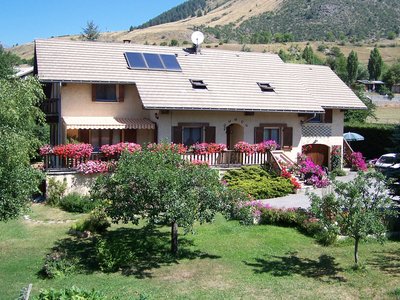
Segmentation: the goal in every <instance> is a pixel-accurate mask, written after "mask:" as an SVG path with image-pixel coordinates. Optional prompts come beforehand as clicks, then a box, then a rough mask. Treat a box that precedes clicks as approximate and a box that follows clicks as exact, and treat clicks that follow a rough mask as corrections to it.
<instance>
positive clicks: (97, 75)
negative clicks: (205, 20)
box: [35, 39, 364, 112]
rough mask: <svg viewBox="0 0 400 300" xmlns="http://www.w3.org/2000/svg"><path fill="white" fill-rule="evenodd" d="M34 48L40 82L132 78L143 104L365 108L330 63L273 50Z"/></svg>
mask: <svg viewBox="0 0 400 300" xmlns="http://www.w3.org/2000/svg"><path fill="white" fill-rule="evenodd" d="M35 51H36V58H37V73H38V76H39V78H40V80H42V81H62V82H115V83H135V84H136V85H137V88H138V91H139V94H140V98H141V101H142V103H143V106H144V108H146V109H175V110H179V109H180V110H228V111H236V110H237V111H289V112H323V107H337V108H364V105H363V104H362V102H361V101H360V100H359V99H358V98H357V97H356V96H355V95H354V94H353V93H352V92H351V90H350V89H349V88H348V87H347V86H346V85H345V84H343V83H342V82H341V81H340V79H338V78H337V76H336V75H335V74H334V73H333V72H332V71H331V70H330V69H329V68H326V67H314V66H312V67H311V70H310V69H309V68H310V66H306V67H305V66H302V65H290V64H285V63H284V62H282V60H281V59H280V58H279V56H278V55H275V54H266V53H253V52H251V53H249V52H234V51H220V50H212V49H203V50H202V53H201V54H198V55H196V54H189V53H187V52H185V51H184V50H183V49H180V48H173V47H158V46H145V45H135V44H123V43H99V42H77V41H65V40H55V39H51V40H38V41H36V44H35ZM124 52H147V53H165V54H175V55H177V60H178V62H179V63H180V65H181V67H182V72H168V71H151V70H131V69H128V67H127V63H126V60H125V57H124ZM305 68H307V69H305ZM190 79H195V80H203V81H204V83H205V84H207V89H200V90H199V89H193V87H192V84H191V83H190ZM258 82H262V83H269V84H270V85H271V86H272V87H274V90H275V91H274V92H262V91H261V89H260V87H259V86H258V84H257V83H258ZM325 92H328V93H329V95H325ZM325 101H326V103H325Z"/></svg>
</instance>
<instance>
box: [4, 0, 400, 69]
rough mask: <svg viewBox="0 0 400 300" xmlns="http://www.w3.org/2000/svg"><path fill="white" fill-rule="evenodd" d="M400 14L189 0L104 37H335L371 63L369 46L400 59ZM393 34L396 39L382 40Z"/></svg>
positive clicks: (360, 1)
mask: <svg viewBox="0 0 400 300" xmlns="http://www.w3.org/2000/svg"><path fill="white" fill-rule="evenodd" d="M399 19H400V1H399V0H189V1H187V2H185V3H183V4H181V5H178V6H177V7H175V8H172V9H170V10H169V11H166V12H165V13H163V14H161V15H160V16H156V17H155V18H153V19H151V20H149V21H148V22H146V23H144V24H142V25H141V26H139V27H140V28H142V29H139V28H138V29H133V28H132V30H126V31H118V32H104V33H102V34H101V37H100V39H99V40H100V41H106V42H115V41H120V42H122V41H123V40H126V39H128V40H131V41H133V42H134V43H138V44H145V43H148V44H157V45H160V44H163V45H168V44H170V42H171V40H177V41H178V43H179V44H181V45H182V44H187V43H189V41H190V35H191V33H192V32H193V30H194V29H200V30H202V31H204V32H205V33H206V45H205V46H210V47H215V46H218V47H219V48H223V49H235V50H241V48H242V47H243V45H239V44H247V45H248V47H250V48H251V50H252V51H270V52H278V51H279V49H282V48H284V49H287V48H289V47H290V46H291V45H292V43H293V42H294V41H299V40H311V41H313V40H319V41H327V42H329V41H331V43H332V45H334V44H335V45H337V44H339V46H340V45H341V46H340V48H342V51H343V52H344V53H345V54H346V53H348V51H350V50H355V51H356V52H358V53H359V55H360V53H361V57H360V59H361V61H363V62H366V60H367V59H368V56H369V51H370V50H369V49H370V48H371V47H373V46H374V45H375V44H378V46H379V45H380V46H381V48H382V49H381V53H382V56H383V58H384V60H385V61H386V62H393V61H395V60H396V59H398V58H400V51H399V46H400V45H399V42H398V39H396V38H395V36H396V34H397V35H398V31H399V27H398V26H399V24H398V22H395V20H399ZM172 20H176V21H174V22H169V21H172ZM164 22H169V23H164ZM153 24H159V25H155V26H151V25H153ZM128 26H129V24H128V25H127V27H128ZM396 26H397V28H395V27H396ZM389 34H392V36H391V38H392V39H394V40H386V41H385V40H382V38H385V37H387V36H388V35H389ZM393 34H394V36H393ZM62 38H65V39H79V36H65V37H62ZM249 44H259V45H250V46H249ZM296 44H300V46H301V47H303V46H302V45H303V44H304V43H296ZM316 44H317V43H316ZM316 44H315V45H314V47H315V48H316V47H317V45H316ZM12 51H13V52H14V53H16V54H18V55H20V56H21V57H23V58H30V57H32V55H33V47H32V45H31V44H30V45H21V46H18V47H15V48H13V49H12Z"/></svg>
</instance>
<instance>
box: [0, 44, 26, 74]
mask: <svg viewBox="0 0 400 300" xmlns="http://www.w3.org/2000/svg"><path fill="white" fill-rule="evenodd" d="M20 62H21V59H20V58H19V57H18V56H17V55H15V54H13V53H11V52H8V51H5V50H4V48H3V46H2V45H0V78H9V77H10V76H12V75H13V74H14V73H15V70H14V67H15V66H16V65H18V64H19V63H20Z"/></svg>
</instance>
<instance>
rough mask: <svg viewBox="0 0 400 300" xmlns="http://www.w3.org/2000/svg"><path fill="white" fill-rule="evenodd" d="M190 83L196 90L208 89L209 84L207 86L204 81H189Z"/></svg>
mask: <svg viewBox="0 0 400 300" xmlns="http://www.w3.org/2000/svg"><path fill="white" fill-rule="evenodd" d="M189 81H190V83H191V84H192V87H193V88H194V89H203V90H204V89H207V84H205V83H204V81H203V80H193V79H189Z"/></svg>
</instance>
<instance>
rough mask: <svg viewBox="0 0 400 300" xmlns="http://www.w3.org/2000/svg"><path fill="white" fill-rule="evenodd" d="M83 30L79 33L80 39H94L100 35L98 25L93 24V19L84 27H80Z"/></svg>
mask: <svg viewBox="0 0 400 300" xmlns="http://www.w3.org/2000/svg"><path fill="white" fill-rule="evenodd" d="M82 29H83V32H82V34H81V37H82V39H85V40H87V41H95V40H97V39H98V38H99V36H100V31H99V27H98V26H97V25H96V24H94V22H93V21H88V22H87V24H86V28H82Z"/></svg>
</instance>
